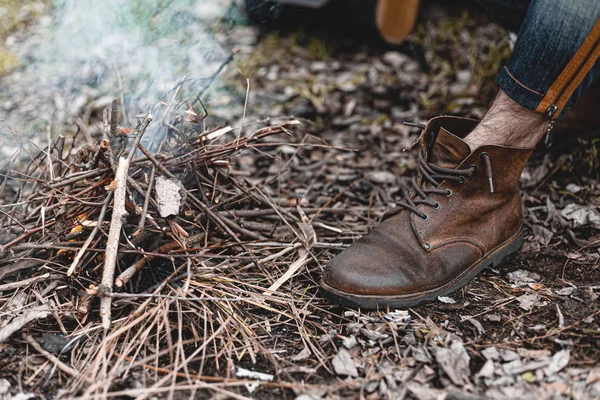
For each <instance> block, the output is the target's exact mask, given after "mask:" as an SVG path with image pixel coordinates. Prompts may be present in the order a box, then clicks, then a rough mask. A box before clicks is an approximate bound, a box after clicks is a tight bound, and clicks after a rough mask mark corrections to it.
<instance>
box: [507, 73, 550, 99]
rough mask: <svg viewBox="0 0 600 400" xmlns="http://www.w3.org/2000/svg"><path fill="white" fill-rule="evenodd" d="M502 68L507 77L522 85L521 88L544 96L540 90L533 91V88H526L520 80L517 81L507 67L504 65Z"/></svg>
mask: <svg viewBox="0 0 600 400" xmlns="http://www.w3.org/2000/svg"><path fill="white" fill-rule="evenodd" d="M504 69H505V70H506V73H507V74H508V76H509V77H510V78H511V79H512V80H513V81H515V83H517V84H518V85H520V86H522V87H523V89H527V90H529V91H530V92H531V93H535V94H537V95H538V96H542V97H544V95H543V94H542V93H540V92H538V91H535V90H533V89H531V88H528V87H527V86H525V85H524V84H522V83H521V82H519V80H518V79H517V78H515V77H514V76H513V74H511V73H510V71H509V70H508V67H504Z"/></svg>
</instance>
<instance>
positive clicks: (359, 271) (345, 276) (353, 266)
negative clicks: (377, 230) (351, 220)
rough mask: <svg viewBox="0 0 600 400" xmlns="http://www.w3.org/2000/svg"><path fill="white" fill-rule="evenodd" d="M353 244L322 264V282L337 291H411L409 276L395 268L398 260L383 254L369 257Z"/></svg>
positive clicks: (378, 292) (364, 292) (374, 292)
mask: <svg viewBox="0 0 600 400" xmlns="http://www.w3.org/2000/svg"><path fill="white" fill-rule="evenodd" d="M368 254H371V253H370V252H366V251H364V250H362V249H361V248H360V247H359V246H353V247H351V248H349V249H347V250H345V251H343V252H342V253H340V254H339V255H338V256H337V257H335V258H334V259H333V260H332V261H331V262H330V263H329V264H328V265H327V267H326V268H325V271H324V273H323V280H322V282H323V283H324V284H325V285H327V286H329V287H331V288H333V289H335V290H338V291H341V292H345V293H350V294H356V295H373V296H378V295H389V294H399V293H409V292H411V287H412V286H414V285H413V283H412V282H411V280H410V279H409V278H408V277H407V276H406V274H404V273H403V271H402V270H403V268H398V264H397V262H398V260H395V261H396V262H393V260H386V258H388V257H385V254H380V256H379V257H376V258H373V257H370V256H368Z"/></svg>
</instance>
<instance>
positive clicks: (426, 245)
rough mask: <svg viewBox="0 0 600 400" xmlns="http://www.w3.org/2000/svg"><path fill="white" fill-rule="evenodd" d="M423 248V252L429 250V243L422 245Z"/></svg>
mask: <svg viewBox="0 0 600 400" xmlns="http://www.w3.org/2000/svg"><path fill="white" fill-rule="evenodd" d="M423 248H424V249H425V250H429V249H430V248H431V246H430V245H429V243H423Z"/></svg>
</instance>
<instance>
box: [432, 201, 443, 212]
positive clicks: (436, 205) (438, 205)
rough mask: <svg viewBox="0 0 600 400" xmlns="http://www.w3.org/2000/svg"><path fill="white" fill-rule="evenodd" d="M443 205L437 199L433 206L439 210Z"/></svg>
mask: <svg viewBox="0 0 600 400" xmlns="http://www.w3.org/2000/svg"><path fill="white" fill-rule="evenodd" d="M440 207H441V205H440V203H438V202H437V201H436V202H435V205H434V206H433V209H434V210H439V209H440Z"/></svg>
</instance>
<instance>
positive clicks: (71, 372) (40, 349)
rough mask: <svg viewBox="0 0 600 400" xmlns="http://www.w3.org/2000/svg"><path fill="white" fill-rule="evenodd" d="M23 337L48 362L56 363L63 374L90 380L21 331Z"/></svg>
mask: <svg viewBox="0 0 600 400" xmlns="http://www.w3.org/2000/svg"><path fill="white" fill-rule="evenodd" d="M23 339H25V341H26V342H27V343H29V345H30V346H31V347H33V348H34V349H35V351H37V352H38V353H40V354H41V355H43V356H44V357H46V358H47V359H48V360H49V361H50V362H52V363H54V365H56V367H57V368H58V369H60V370H61V371H62V372H64V373H65V374H67V375H70V376H72V377H73V378H83V379H84V380H85V381H87V382H90V378H88V377H87V376H85V375H83V374H81V373H80V372H79V371H77V370H75V369H73V368H71V367H69V366H68V365H67V364H65V363H64V362H62V361H60V360H59V359H58V357H56V356H55V355H53V354H51V353H50V352H48V351H46V350H44V348H43V347H42V346H40V344H39V343H38V342H36V341H35V339H34V338H33V337H31V336H30V335H27V334H25V333H23Z"/></svg>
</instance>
